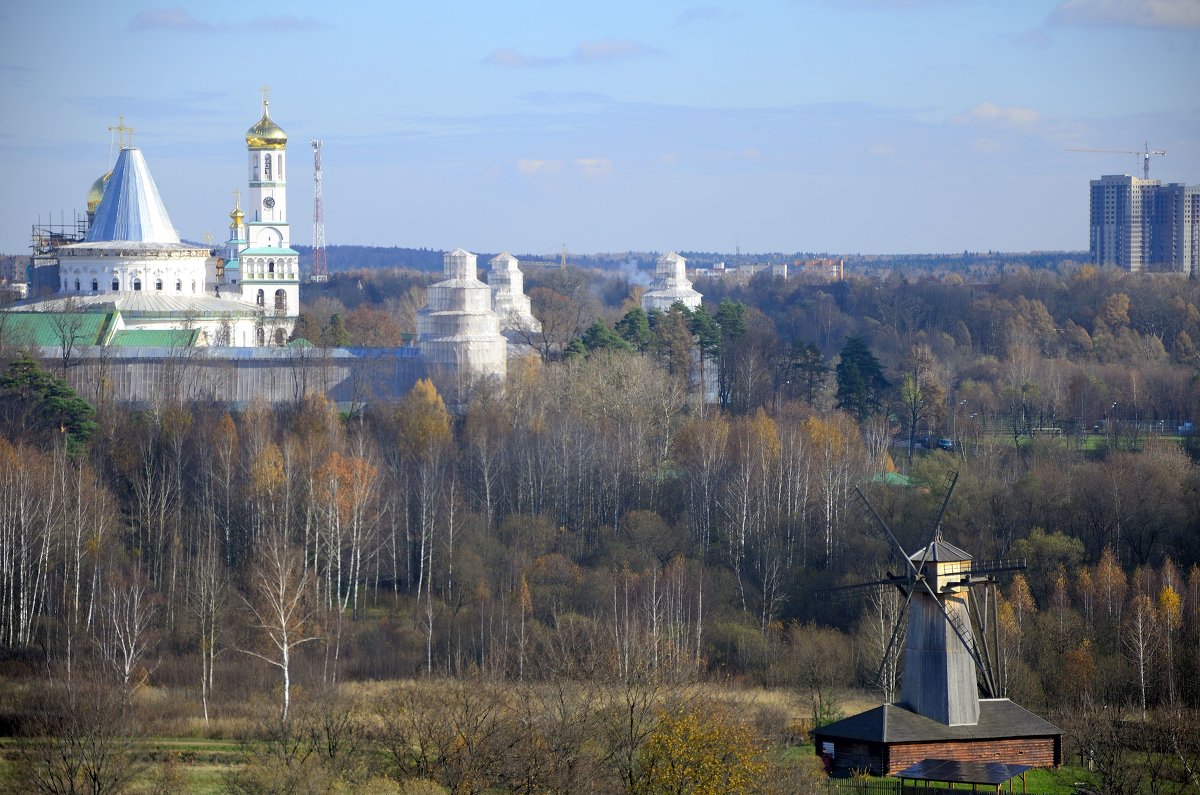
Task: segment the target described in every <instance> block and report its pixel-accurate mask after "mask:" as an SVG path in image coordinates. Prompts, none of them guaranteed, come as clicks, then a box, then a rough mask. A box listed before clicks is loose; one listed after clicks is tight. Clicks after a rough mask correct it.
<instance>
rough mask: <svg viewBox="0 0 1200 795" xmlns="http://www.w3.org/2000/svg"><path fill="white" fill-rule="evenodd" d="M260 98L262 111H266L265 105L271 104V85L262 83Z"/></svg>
mask: <svg viewBox="0 0 1200 795" xmlns="http://www.w3.org/2000/svg"><path fill="white" fill-rule="evenodd" d="M262 98H263V113H266V112H267V106H268V105H270V104H271V87H270V86H268V85H264V86H263V87H262Z"/></svg>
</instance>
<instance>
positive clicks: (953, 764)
mask: <svg viewBox="0 0 1200 795" xmlns="http://www.w3.org/2000/svg"><path fill="white" fill-rule="evenodd" d="M1031 769H1032V767H1031V766H1030V765H1006V764H1004V763H1003V762H959V761H957V760H954V759H922V760H921V761H920V762H917V763H916V764H915V765H911V766H909V767H906V768H904V769H903V770H901V771H900V772H899V773H897V774H896V778H907V779H913V780H917V781H948V782H953V783H955V784H959V783H961V784H991V785H992V786H997V785H999V784H1003V783H1004V782H1006V781H1008V780H1009V779H1010V778H1013V777H1015V776H1019V775H1021V774H1022V773H1024V772H1025V771H1026V770H1031Z"/></svg>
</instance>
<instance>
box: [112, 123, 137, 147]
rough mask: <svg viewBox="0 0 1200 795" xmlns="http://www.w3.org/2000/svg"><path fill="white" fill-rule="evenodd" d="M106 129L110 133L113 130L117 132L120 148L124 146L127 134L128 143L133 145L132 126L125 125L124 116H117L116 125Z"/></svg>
mask: <svg viewBox="0 0 1200 795" xmlns="http://www.w3.org/2000/svg"><path fill="white" fill-rule="evenodd" d="M108 131H109V132H110V133H112V132H115V133H116V134H117V143H118V144H120V147H121V148H122V149H124V148H125V144H126V136H127V135H128V136H129V139H128V143H129V144H130V145H133V128H132V127H126V126H125V117H124V116H118V117H117V125H116V126H115V127H109V128H108Z"/></svg>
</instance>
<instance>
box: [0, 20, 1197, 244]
mask: <svg viewBox="0 0 1200 795" xmlns="http://www.w3.org/2000/svg"><path fill="white" fill-rule="evenodd" d="M154 2H155V0H147V2H127V1H126V0H118V1H117V2H108V3H94V2H87V3H84V2H77V0H69V1H68V2H60V3H55V4H50V5H46V4H34V3H19V4H18V3H9V4H4V5H3V6H0V101H2V103H3V105H2V106H3V108H4V110H5V112H4V118H5V123H4V124H3V126H2V127H0V174H2V179H0V219H3V221H2V223H0V252H5V253H19V252H22V251H26V250H27V248H28V244H29V241H28V235H29V228H30V225H31V224H33V223H34V222H36V221H37V220H38V217H39V214H40V216H41V218H42V219H43V220H45V219H46V218H47V217H49V216H50V215H51V214H53V216H54V218H55V219H56V220H57V218H58V217H59V213H60V212H63V213H65V214H66V215H67V217H70V214H71V213H72V211H76V210H78V211H82V210H83V207H84V199H85V196H86V193H87V189H88V187H89V186H90V185H91V183H92V181H93V180H94V179H95V178H96V177H97V176H99V175H100V174H101V173H103V172H104V171H105V170H107V168H108V167H109V166H110V165H111V162H112V159H113V155H114V154H115V153H113V152H112V151H111V147H110V134H109V132H108V130H107V128H108V127H109V126H110V125H114V124H116V122H117V117H118V115H122V116H123V117H124V119H125V121H126V123H127V124H129V125H130V126H132V127H133V128H134V129H135V131H136V132H135V137H134V141H135V144H136V145H137V146H139V147H141V148H142V150H143V152H144V154H145V157H146V160H147V162H148V164H149V166H150V168H151V171H152V172H153V174H154V176H155V178H156V180H157V182H158V186H159V190H160V192H161V194H162V196H163V200H164V202H165V204H166V206H167V208H168V211H169V212H170V213H171V217H172V220H173V221H174V223H175V225H176V227H178V229H179V231H180V233H181V234H182V235H183V236H185V237H187V238H189V239H193V240H195V239H200V238H201V236H202V235H203V234H204V233H205V232H211V233H212V234H213V236H214V237H215V238H216V239H217V240H222V239H224V238H225V237H226V236H227V224H228V212H229V210H230V209H231V207H232V191H233V190H234V189H235V188H239V187H240V188H243V189H244V187H245V183H246V175H245V144H244V140H243V136H244V133H245V130H246V128H247V127H249V126H250V125H251V124H253V123H254V122H255V121H257V119H258V117H259V115H260V104H259V102H260V93H259V87H260V86H262V85H263V84H269V85H270V87H271V111H272V117H273V118H274V119H275V120H276V121H277V122H278V123H279V124H280V125H281V126H282V127H283V128H284V129H285V130H287V132H288V134H289V138H290V141H291V144H290V146H289V163H290V173H289V187H288V190H289V193H288V196H289V205H290V214H291V219H290V220H291V222H292V230H293V239H294V240H295V241H297V242H299V243H308V242H310V241H311V239H312V223H311V212H312V210H311V208H312V174H311V149H310V148H309V146H308V141H309V139H311V138H314V137H319V138H321V139H323V140H324V141H325V145H324V164H325V181H324V185H325V208H326V238H327V241H328V242H329V243H331V244H333V243H356V244H375V245H399V246H412V247H429V248H443V249H448V248H453V247H456V246H462V247H465V248H468V249H472V250H476V251H499V250H509V251H513V252H522V253H537V254H553V253H555V252H557V251H558V250H559V249H560V248H561V246H562V244H563V243H564V242H565V243H566V245H567V247H568V248H569V249H570V250H571V251H574V252H581V253H586V252H595V251H621V250H628V249H633V250H645V249H651V250H669V249H678V250H709V251H711V250H720V251H732V250H733V249H734V248H735V246H738V245H740V246H741V249H742V250H743V251H747V252H764V251H828V252H836V253H856V252H862V253H899V252H952V251H962V250H965V249H970V250H988V249H992V250H1005V251H1026V250H1035V249H1038V250H1042V249H1082V248H1086V246H1087V181H1088V180H1089V179H1092V178H1095V177H1097V176H1099V175H1100V174H1109V173H1138V174H1140V161H1139V160H1138V158H1136V157H1134V156H1132V155H1106V154H1080V153H1073V152H1067V151H1065V150H1066V149H1067V148H1070V147H1091V148H1100V149H1130V150H1133V149H1140V148H1141V146H1142V143H1143V141H1147V140H1148V141H1149V143H1150V145H1151V147H1152V148H1158V149H1166V150H1167V153H1168V154H1167V155H1166V156H1165V157H1162V158H1156V159H1155V160H1154V162H1153V164H1152V166H1151V176H1153V177H1157V178H1161V179H1164V180H1167V181H1174V182H1188V183H1196V182H1200V92H1198V91H1196V88H1195V78H1194V75H1195V73H1196V67H1197V64H1198V63H1200V0H1063V1H1062V2H1054V1H1052V0H1040V1H1039V0H747V1H744V2H737V3H732V2H731V3H726V4H704V3H701V4H696V3H689V2H671V1H670V0H660V1H659V2H651V3H647V2H644V0H643V2H626V1H625V0H608V1H607V2H604V3H588V2H562V0H557V1H556V2H514V3H495V2H452V1H450V0H447V2H443V3H429V2H407V1H405V0H398V1H396V2H377V3H361V2H351V1H347V2H341V3H317V2H308V1H307V0H302V1H301V2H282V3H246V2H225V1H224V0H205V2H187V1H183V2H177V3H172V2H171V0H166V2H167V3H171V4H169V5H165V4H164V5H155V4H154ZM1188 76H1191V80H1187V79H1186V78H1187V77H1188Z"/></svg>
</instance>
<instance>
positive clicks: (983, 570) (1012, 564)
mask: <svg viewBox="0 0 1200 795" xmlns="http://www.w3.org/2000/svg"><path fill="white" fill-rule="evenodd" d="M1025 569H1026V566H1025V559H1024V558H1013V559H1011V560H989V561H984V562H980V563H972V564H971V567H970V568H969V569H967V570H966V572H965V573H966V574H968V575H970V576H971V577H988V576H990V575H992V574H1003V573H1004V572H1006V571H1025Z"/></svg>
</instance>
